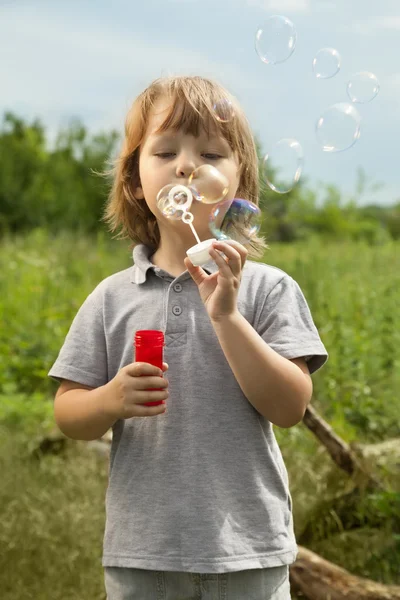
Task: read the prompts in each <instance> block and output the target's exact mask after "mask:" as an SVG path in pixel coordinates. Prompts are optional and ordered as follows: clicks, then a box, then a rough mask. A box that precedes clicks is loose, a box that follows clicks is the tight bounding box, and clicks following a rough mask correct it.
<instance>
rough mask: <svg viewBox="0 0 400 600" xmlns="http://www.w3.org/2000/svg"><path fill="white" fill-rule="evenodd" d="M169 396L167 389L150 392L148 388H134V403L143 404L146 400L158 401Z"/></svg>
mask: <svg viewBox="0 0 400 600" xmlns="http://www.w3.org/2000/svg"><path fill="white" fill-rule="evenodd" d="M168 397H169V393H168V391H167V390H162V391H161V392H156V391H154V392H150V391H149V390H136V394H135V404H145V403H146V402H160V401H162V400H166V399H167V398H168Z"/></svg>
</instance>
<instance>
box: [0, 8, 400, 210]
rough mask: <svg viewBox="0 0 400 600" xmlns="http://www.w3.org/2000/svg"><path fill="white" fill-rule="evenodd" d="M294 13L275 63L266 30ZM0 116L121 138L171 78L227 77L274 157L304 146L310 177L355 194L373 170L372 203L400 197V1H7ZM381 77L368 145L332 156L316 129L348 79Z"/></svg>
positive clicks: (1, 12)
mask: <svg viewBox="0 0 400 600" xmlns="http://www.w3.org/2000/svg"><path fill="white" fill-rule="evenodd" d="M275 14H279V15H285V16H287V17H288V18H289V19H291V20H292V21H293V23H294V24H295V27H296V31H297V46H296V50H295V52H294V54H293V55H292V57H291V58H290V59H289V60H288V61H286V62H284V63H282V64H280V65H276V66H271V65H265V64H264V63H262V61H261V60H260V59H259V58H258V56H257V54H256V52H255V49H254V37H255V33H256V30H257V29H258V27H259V26H260V25H261V24H262V23H263V22H264V21H265V19H266V18H268V17H269V16H271V15H275ZM0 44H1V46H0V47H1V56H2V60H1V61H0V80H1V83H2V86H1V87H2V93H1V94H0V110H1V112H2V113H3V112H4V111H5V110H12V111H13V112H15V113H17V114H18V115H20V116H23V117H26V118H29V119H31V118H34V117H39V118H40V119H41V120H42V122H43V123H44V124H45V126H46V127H47V129H48V132H49V134H50V136H54V134H55V132H56V131H57V130H58V128H59V127H61V126H64V125H66V124H67V123H68V121H69V119H70V118H71V117H79V118H80V119H81V120H82V121H83V123H84V124H85V125H86V126H87V127H88V128H89V129H90V130H91V131H93V132H96V131H99V130H110V129H112V128H114V129H117V130H118V131H122V127H123V122H124V118H125V115H126V112H127V110H128V108H129V106H130V104H131V102H132V100H133V99H134V98H135V97H136V95H137V94H138V93H139V92H141V91H142V89H143V88H144V87H146V86H147V85H148V84H149V83H150V82H151V81H152V80H153V79H155V78H156V77H159V76H162V75H172V74H189V75H194V74H199V75H204V76H208V77H213V78H216V79H218V80H219V81H220V82H221V83H222V84H224V85H225V86H226V87H227V88H228V89H229V90H230V91H231V92H232V93H233V94H234V95H235V96H236V97H237V98H238V100H239V101H240V103H241V104H242V106H243V107H244V109H245V112H246V114H247V116H248V118H249V121H250V124H251V126H252V129H253V131H254V132H255V133H256V134H257V136H258V137H259V139H260V140H261V142H262V144H263V148H264V150H267V149H269V148H270V147H271V145H273V144H274V143H275V142H277V141H278V140H279V139H281V138H285V137H293V138H296V139H297V140H298V141H299V142H300V143H301V145H302V147H303V150H304V156H305V164H304V170H303V176H304V178H306V179H307V185H309V186H310V187H312V188H313V189H316V190H318V188H320V184H321V182H323V183H333V184H335V185H337V186H338V187H339V188H340V189H341V190H342V191H343V193H344V194H346V195H350V194H351V193H352V192H353V191H354V188H355V183H356V173H357V169H358V168H359V167H362V168H363V169H364V170H365V171H366V173H367V176H368V177H369V178H370V180H371V181H373V182H377V181H379V182H383V183H384V184H385V187H384V188H383V189H382V190H380V191H378V192H375V193H369V194H366V195H365V197H364V198H363V199H362V201H361V203H367V202H372V201H374V202H378V203H382V204H392V203H393V202H394V201H395V200H397V199H400V168H399V151H398V146H399V138H400V64H399V59H398V57H399V56H400V2H399V1H398V0H381V1H380V2H376V1H374V0H351V1H349V0H347V1H346V0H130V1H128V0H112V1H111V0H109V1H104V0H96V1H95V0H91V1H89V0H79V1H78V0H68V2H67V1H63V0H57V1H56V2H54V1H47V0H37V1H35V2H34V1H24V0H14V1H11V0H9V1H8V0H0ZM323 47H333V48H336V49H337V50H338V51H339V53H340V54H341V57H342V67H341V71H340V72H339V73H338V75H336V76H335V77H333V78H332V79H326V80H318V79H316V78H315V77H314V75H313V72H312V60H313V58H314V55H315V53H316V52H317V51H318V50H319V49H320V48H323ZM363 70H366V71H371V72H372V73H374V74H375V75H376V76H377V77H378V79H379V82H380V85H381V91H380V94H379V95H378V96H377V97H376V98H375V99H374V100H373V101H372V102H370V103H368V104H363V105H357V108H358V110H359V112H360V114H361V117H362V125H361V137H360V139H359V140H358V141H357V143H356V144H355V145H354V146H353V147H352V148H350V149H349V150H347V151H345V152H339V153H326V152H322V151H321V149H320V147H319V145H318V143H317V140H316V137H315V123H316V121H317V119H318V117H319V116H320V114H321V112H322V111H323V110H324V109H326V108H328V107H329V106H331V105H332V104H335V103H336V102H343V101H347V100H348V98H347V95H346V83H347V81H348V79H349V78H350V77H351V75H352V74H353V73H355V72H357V71H363Z"/></svg>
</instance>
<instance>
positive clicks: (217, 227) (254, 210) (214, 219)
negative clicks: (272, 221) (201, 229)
mask: <svg viewBox="0 0 400 600" xmlns="http://www.w3.org/2000/svg"><path fill="white" fill-rule="evenodd" d="M221 221H222V223H221ZM261 221H262V213H261V210H260V209H259V208H258V206H257V205H256V204H253V202H250V201H249V200H244V199H243V198H234V199H233V200H227V201H225V202H222V203H220V204H218V205H217V206H215V207H214V208H213V209H212V211H211V213H210V220H209V228H210V231H211V232H212V234H213V235H214V237H216V238H217V239H218V240H222V241H226V240H235V241H237V242H239V243H240V244H246V243H247V242H249V240H250V239H251V237H252V236H254V235H255V234H256V233H257V232H258V231H259V230H260V227H261Z"/></svg>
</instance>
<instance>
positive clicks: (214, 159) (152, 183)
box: [135, 99, 240, 245]
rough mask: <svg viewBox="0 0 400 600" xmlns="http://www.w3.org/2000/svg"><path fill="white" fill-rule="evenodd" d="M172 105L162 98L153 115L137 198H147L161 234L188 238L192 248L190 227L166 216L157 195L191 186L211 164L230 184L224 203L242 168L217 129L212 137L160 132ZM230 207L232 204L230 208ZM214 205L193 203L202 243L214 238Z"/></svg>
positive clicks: (142, 154) (142, 151) (144, 146)
mask: <svg viewBox="0 0 400 600" xmlns="http://www.w3.org/2000/svg"><path fill="white" fill-rule="evenodd" d="M169 108H170V102H169V101H168V100H165V99H164V100H163V99H160V100H159V101H158V102H157V103H156V104H155V106H154V108H153V111H152V113H151V115H150V119H149V124H148V128H147V131H146V134H145V138H144V140H143V143H142V145H141V148H140V158H139V174H140V182H141V185H140V187H138V188H136V190H135V197H136V198H138V199H143V198H144V199H145V200H146V203H147V205H148V206H149V208H150V210H151V212H152V213H153V214H154V215H155V217H156V218H157V221H158V223H159V226H160V231H162V230H164V229H165V228H168V229H170V228H173V230H174V231H175V232H176V233H178V232H179V235H181V236H184V237H185V238H186V237H187V238H188V240H189V241H190V242H191V245H194V244H195V243H196V240H195V239H194V236H193V233H192V231H191V229H190V227H189V225H187V224H185V223H183V222H182V221H181V220H178V221H177V220H172V219H167V218H166V217H164V216H163V215H162V214H161V212H160V211H159V209H158V208H157V203H156V201H157V194H158V192H159V191H160V189H161V188H163V187H164V186H165V185H167V184H170V183H172V184H181V185H188V180H189V176H190V174H191V173H192V172H193V171H194V169H196V168H197V167H199V166H201V165H204V164H210V165H213V166H214V167H215V168H216V169H218V171H220V172H221V173H222V174H223V175H225V177H226V178H227V179H228V181H229V190H228V193H227V195H226V197H225V199H224V201H228V200H233V198H234V197H235V195H236V192H237V189H238V187H239V180H240V166H239V163H238V160H237V157H236V155H235V154H234V153H233V151H232V149H231V148H230V146H229V144H228V142H227V141H226V139H225V138H224V137H222V135H221V134H219V133H218V132H217V130H216V131H215V132H213V133H210V137H208V136H207V134H206V132H205V131H204V130H202V131H201V132H200V135H199V137H194V136H192V135H190V134H184V133H183V132H181V131H177V132H175V131H165V132H162V133H156V131H157V129H158V128H159V127H160V126H161V124H162V123H163V122H164V120H165V118H166V116H167V114H168V110H169ZM227 206H228V207H229V204H228V205H227ZM213 207H214V205H212V204H203V203H200V202H197V201H196V200H193V202H192V206H191V208H190V211H191V212H192V213H193V216H194V221H193V225H194V228H195V230H196V231H197V233H198V235H199V237H200V239H201V240H205V239H208V238H211V237H212V234H211V231H210V230H209V228H208V222H209V216H210V213H211V210H212V209H213ZM225 213H226V210H225V211H221V213H220V215H219V218H218V222H217V223H216V224H217V226H219V225H220V223H221V222H222V219H223V217H224V216H225Z"/></svg>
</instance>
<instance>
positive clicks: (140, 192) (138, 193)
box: [135, 186, 144, 200]
mask: <svg viewBox="0 0 400 600" xmlns="http://www.w3.org/2000/svg"><path fill="white" fill-rule="evenodd" d="M135 198H137V199H138V200H143V199H144V193H143V188H142V187H141V186H138V187H137V188H135Z"/></svg>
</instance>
